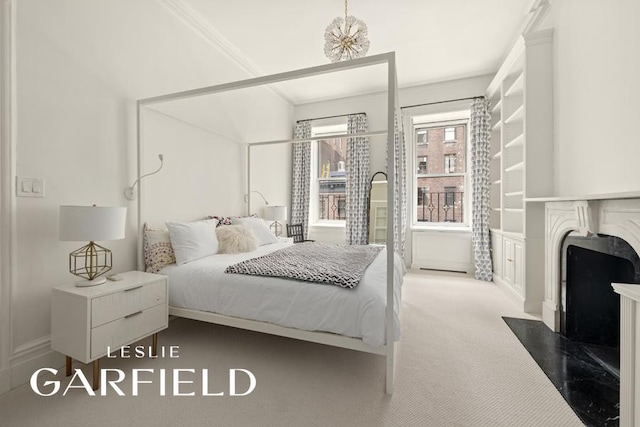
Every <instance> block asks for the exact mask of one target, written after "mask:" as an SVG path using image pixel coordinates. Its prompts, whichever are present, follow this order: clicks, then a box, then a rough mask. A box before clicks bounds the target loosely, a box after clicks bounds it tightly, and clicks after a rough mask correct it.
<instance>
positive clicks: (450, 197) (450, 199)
mask: <svg viewBox="0 0 640 427" xmlns="http://www.w3.org/2000/svg"><path fill="white" fill-rule="evenodd" d="M455 203H456V187H444V205H445V206H449V207H451V206H453V205H454V204H455Z"/></svg>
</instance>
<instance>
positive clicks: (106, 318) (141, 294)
mask: <svg viewBox="0 0 640 427" xmlns="http://www.w3.org/2000/svg"><path fill="white" fill-rule="evenodd" d="M166 297H167V293H166V289H165V281H164V280H160V281H157V282H153V283H149V284H145V285H139V286H133V287H131V288H129V289H125V290H123V291H120V292H115V293H112V294H108V295H104V296H101V297H98V298H93V300H92V301H91V327H92V328H95V327H97V326H100V325H104V324H105V323H109V322H111V321H113V320H116V319H120V318H121V317H124V316H127V315H129V314H131V313H135V312H137V311H141V310H145V309H147V308H150V307H153V306H155V305H158V304H161V303H163V302H165V299H166Z"/></svg>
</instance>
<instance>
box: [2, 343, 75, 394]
mask: <svg viewBox="0 0 640 427" xmlns="http://www.w3.org/2000/svg"><path fill="white" fill-rule="evenodd" d="M61 366H64V356H63V355H62V354H60V353H58V352H57V351H53V350H49V351H47V352H46V353H44V354H41V355H39V356H36V357H34V358H32V359H28V360H25V361H23V362H21V363H19V364H16V365H13V366H11V389H14V388H16V387H20V386H21V385H23V384H26V383H28V382H29V380H30V379H31V375H33V373H34V372H35V371H37V370H38V369H40V368H54V369H59V368H60V367H61Z"/></svg>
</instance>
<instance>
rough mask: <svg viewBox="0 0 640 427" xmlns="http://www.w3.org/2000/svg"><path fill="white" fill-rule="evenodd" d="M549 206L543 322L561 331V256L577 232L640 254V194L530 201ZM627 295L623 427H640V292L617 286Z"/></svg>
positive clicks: (623, 304) (622, 338)
mask: <svg viewBox="0 0 640 427" xmlns="http://www.w3.org/2000/svg"><path fill="white" fill-rule="evenodd" d="M526 201H527V202H543V203H544V204H545V281H544V286H545V289H544V295H545V298H544V303H543V306H542V320H543V321H544V323H545V324H546V325H547V326H548V327H549V328H551V329H552V330H553V331H555V332H559V331H560V314H561V313H560V290H561V273H562V270H561V268H562V265H561V250H562V243H563V240H564V238H565V237H566V236H567V235H568V234H569V233H571V232H578V233H579V234H580V235H583V236H589V235H592V234H607V235H611V236H616V237H619V238H621V239H623V240H625V241H626V242H627V243H628V244H629V245H631V247H632V248H633V249H634V250H635V251H636V253H638V254H640V192H629V193H617V194H608V195H605V194H603V195H592V196H580V197H550V198H539V199H526ZM612 285H613V287H614V290H615V291H616V292H617V293H619V294H620V295H621V299H620V303H621V312H620V425H621V426H636V425H637V426H640V404H636V403H635V399H636V397H640V338H639V337H638V335H639V334H640V315H639V313H640V286H639V285H625V284H612Z"/></svg>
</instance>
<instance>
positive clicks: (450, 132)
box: [444, 127, 456, 142]
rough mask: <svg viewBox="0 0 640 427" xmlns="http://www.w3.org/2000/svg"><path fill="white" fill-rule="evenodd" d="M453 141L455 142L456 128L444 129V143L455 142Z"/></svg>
mask: <svg viewBox="0 0 640 427" xmlns="http://www.w3.org/2000/svg"><path fill="white" fill-rule="evenodd" d="M455 141H456V128H454V127H446V128H444V142H455Z"/></svg>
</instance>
